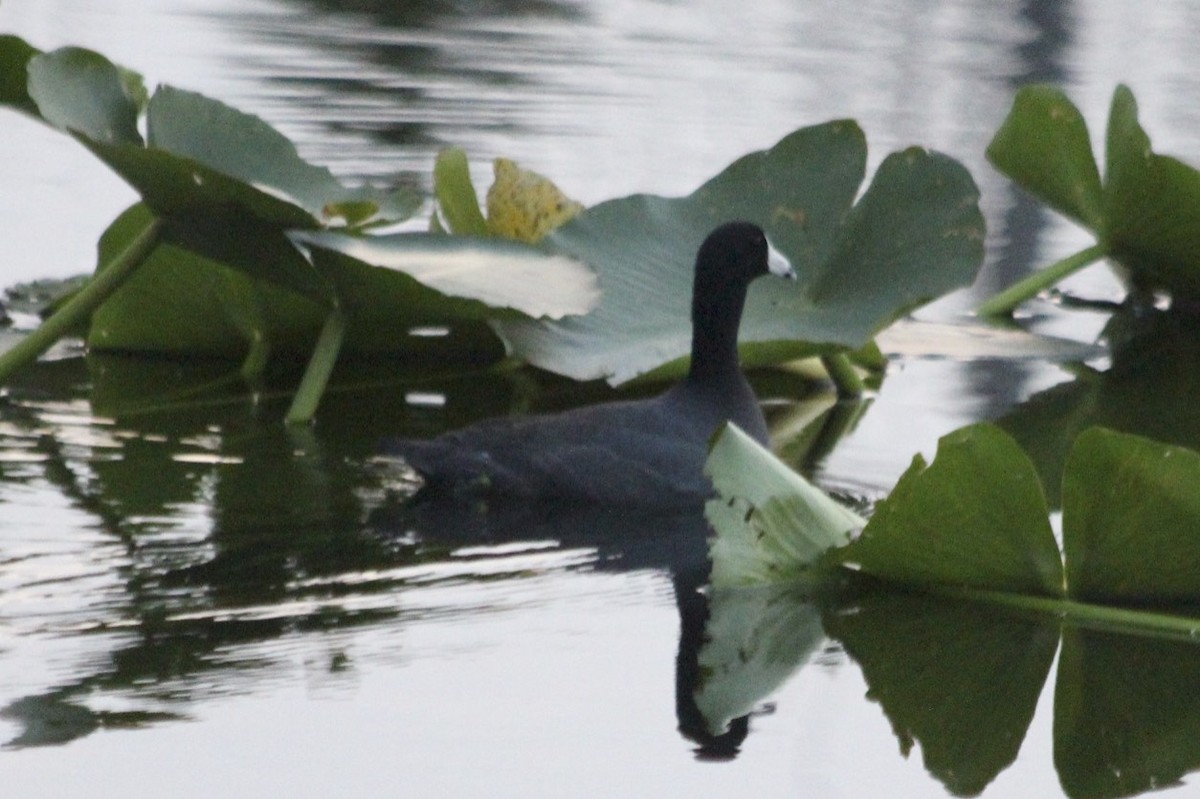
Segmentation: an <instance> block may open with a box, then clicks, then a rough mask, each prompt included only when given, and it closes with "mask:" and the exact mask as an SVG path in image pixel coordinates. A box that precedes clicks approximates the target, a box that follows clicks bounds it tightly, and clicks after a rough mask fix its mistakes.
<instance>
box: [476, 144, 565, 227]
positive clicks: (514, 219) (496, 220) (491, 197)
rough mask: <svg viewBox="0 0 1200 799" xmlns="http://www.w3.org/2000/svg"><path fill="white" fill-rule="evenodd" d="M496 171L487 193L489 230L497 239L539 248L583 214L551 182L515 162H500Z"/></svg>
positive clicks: (498, 161)
mask: <svg viewBox="0 0 1200 799" xmlns="http://www.w3.org/2000/svg"><path fill="white" fill-rule="evenodd" d="M494 170H495V175H496V177H495V181H494V182H493V183H492V187H491V188H490V189H488V193H487V212H488V213H487V228H488V232H489V233H491V234H492V235H493V236H502V237H504V238H507V239H516V240H517V241H525V242H529V243H531V244H536V243H537V242H539V241H541V240H542V239H543V238H545V236H546V234H547V233H549V232H550V231H552V230H554V229H555V228H557V227H560V226H561V225H563V224H564V223H566V222H568V221H570V220H571V219H574V218H575V217H576V216H578V215H579V214H580V212H582V211H583V206H582V205H580V204H579V203H577V202H575V201H574V200H572V199H570V198H569V197H567V195H565V194H563V193H562V191H561V190H559V188H558V186H555V185H554V183H553V182H551V181H550V180H549V179H548V178H545V177H542V176H541V175H539V174H538V173H536V172H530V171H528V170H523V169H521V168H520V167H518V166H517V164H516V162H514V161H510V160H509V159H507V158H497V159H496V161H495V164H494Z"/></svg>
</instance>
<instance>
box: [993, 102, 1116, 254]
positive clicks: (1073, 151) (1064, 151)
mask: <svg viewBox="0 0 1200 799" xmlns="http://www.w3.org/2000/svg"><path fill="white" fill-rule="evenodd" d="M987 158H988V160H989V161H991V162H992V165H993V166H995V167H996V168H997V169H998V170H1000V171H1001V172H1003V173H1004V174H1005V175H1007V176H1008V177H1010V178H1012V179H1013V180H1014V181H1016V182H1017V183H1018V184H1019V185H1020V186H1022V187H1023V188H1025V189H1026V190H1027V191H1029V192H1030V193H1031V194H1033V195H1034V196H1035V197H1037V198H1038V199H1040V200H1041V201H1042V202H1044V203H1046V204H1047V205H1049V206H1050V207H1051V208H1054V209H1056V210H1058V211H1059V212H1061V213H1063V214H1065V215H1066V216H1069V217H1070V218H1072V219H1074V220H1075V221H1076V222H1079V223H1080V224H1082V225H1083V226H1084V227H1086V228H1089V229H1090V230H1094V231H1097V232H1099V231H1101V230H1103V228H1104V193H1103V191H1102V189H1101V188H1100V170H1099V169H1098V168H1097V167H1096V157H1095V155H1093V154H1092V140H1091V137H1090V136H1088V129H1087V123H1086V122H1084V120H1083V115H1082V114H1080V113H1079V109H1078V108H1076V107H1075V105H1074V103H1072V102H1071V101H1070V100H1069V99H1067V96H1066V95H1065V94H1063V93H1062V92H1061V91H1059V90H1058V89H1056V88H1054V87H1052V86H1026V87H1024V88H1022V89H1021V90H1020V91H1018V92H1017V96H1016V98H1015V99H1014V100H1013V107H1012V111H1010V112H1009V114H1008V117H1007V118H1006V119H1005V120H1004V123H1003V124H1002V125H1001V126H1000V129H999V130H998V131H996V135H995V137H993V139H992V141H991V143H990V144H989V145H988V148H987Z"/></svg>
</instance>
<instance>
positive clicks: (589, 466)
mask: <svg viewBox="0 0 1200 799" xmlns="http://www.w3.org/2000/svg"><path fill="white" fill-rule="evenodd" d="M768 272H770V273H773V274H777V275H781V276H787V277H793V278H794V277H795V274H794V273H793V272H792V269H791V266H790V265H789V264H788V262H787V260H786V259H784V258H783V257H782V256H781V255H779V254H778V253H777V252H776V251H775V250H774V249H772V248H771V246H770V244H769V243H768V242H767V238H766V235H765V234H764V233H763V231H762V229H761V228H759V227H758V226H756V225H753V224H750V223H748V222H730V223H728V224H724V225H721V226H720V227H718V228H717V229H716V230H714V231H713V232H712V233H710V234H709V236H708V238H706V239H705V240H704V243H703V244H702V245H701V246H700V250H699V252H698V253H697V255H696V272H695V278H694V282H693V287H692V353H691V365H690V367H689V370H688V374H687V377H685V378H684V379H683V380H682V381H680V382H679V383H678V384H677V385H675V386H673V387H672V388H670V389H669V390H668V391H666V392H665V393H663V394H660V395H659V396H657V397H653V398H651V399H642V400H627V401H622V402H610V403H604V404H600V405H593V406H590V407H586V408H578V409H575V410H571V411H567V412H564V413H559V414H553V415H543V416H526V417H512V418H509V417H506V418H499V419H490V420H487V421H485V422H482V423H479V424H476V425H472V426H470V427H467V428H464V429H461V430H456V431H453V432H450V433H446V434H445V435H442V436H439V437H437V438H434V439H431V440H423V441H422V440H390V441H387V442H385V444H384V453H385V454H386V455H389V456H400V457H402V458H403V459H404V460H405V461H406V462H407V463H408V464H409V465H410V466H411V467H412V468H413V469H415V470H416V471H417V472H418V473H419V474H420V475H421V477H422V480H423V481H424V485H423V488H422V489H421V494H422V495H423V496H426V497H428V496H439V495H441V496H444V495H451V496H458V495H462V494H485V495H494V496H498V497H504V498H510V499H521V498H527V499H545V500H556V501H569V502H594V503H618V504H620V505H622V506H628V505H637V506H641V507H673V506H684V505H691V504H695V503H696V502H698V501H700V500H702V499H704V498H705V497H707V496H709V494H711V492H712V487H711V485H710V484H709V482H708V480H707V478H705V477H704V474H703V467H704V460H705V457H706V455H707V452H708V442H709V439H710V438H711V436H712V435H713V433H714V432H715V431H716V430H717V428H718V427H719V426H720V425H721V424H722V423H724V422H726V421H732V422H733V423H735V424H737V425H738V426H739V427H740V428H742V429H743V430H745V431H746V432H747V433H749V434H750V435H752V436H754V438H756V439H758V440H759V441H760V442H762V443H764V444H765V443H766V441H767V425H766V421H765V420H764V419H763V415H762V410H761V409H760V408H759V404H758V400H757V398H756V397H755V396H754V391H753V390H752V389H751V388H750V384H749V383H748V382H746V378H745V377H744V376H743V375H742V372H741V366H740V363H739V360H738V352H737V335H738V326H739V324H740V322H741V318H742V308H743V306H744V305H745V301H746V290H747V289H748V288H749V286H750V283H751V281H753V280H754V279H755V278H757V277H759V276H760V275H765V274H767V273H768Z"/></svg>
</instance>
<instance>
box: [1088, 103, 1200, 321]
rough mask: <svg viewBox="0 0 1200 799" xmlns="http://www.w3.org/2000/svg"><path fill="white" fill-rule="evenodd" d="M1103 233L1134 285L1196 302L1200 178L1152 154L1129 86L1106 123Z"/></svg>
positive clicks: (1181, 165)
mask: <svg viewBox="0 0 1200 799" xmlns="http://www.w3.org/2000/svg"><path fill="white" fill-rule="evenodd" d="M1104 200H1105V225H1104V231H1105V233H1106V238H1107V241H1108V244H1109V246H1110V247H1111V248H1112V253H1113V256H1114V257H1115V258H1116V259H1117V260H1119V261H1120V262H1121V263H1122V264H1123V265H1124V266H1126V267H1127V268H1129V269H1130V270H1131V272H1132V279H1133V281H1134V283H1135V284H1137V285H1139V286H1143V287H1147V288H1160V287H1161V288H1166V289H1169V290H1170V291H1171V292H1172V293H1173V294H1174V295H1175V296H1177V297H1179V296H1182V297H1189V298H1197V297H1200V172H1197V171H1196V169H1195V168H1193V167H1191V166H1189V165H1188V164H1185V163H1183V162H1182V161H1180V160H1178V159H1176V158H1172V157H1170V156H1166V155H1158V154H1157V153H1155V152H1154V151H1153V150H1151V149H1150V137H1149V136H1147V135H1146V132H1145V131H1144V130H1143V129H1142V127H1141V125H1140V124H1138V118H1137V101H1136V100H1134V97H1133V92H1131V91H1130V90H1129V89H1128V87H1126V86H1118V87H1117V89H1116V91H1114V92H1113V99H1112V109H1111V111H1110V112H1109V117H1108V144H1107V168H1106V172H1105V186H1104Z"/></svg>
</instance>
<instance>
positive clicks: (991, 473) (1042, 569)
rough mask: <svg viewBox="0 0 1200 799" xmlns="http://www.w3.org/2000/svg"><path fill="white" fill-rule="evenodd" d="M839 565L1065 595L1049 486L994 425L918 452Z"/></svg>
mask: <svg viewBox="0 0 1200 799" xmlns="http://www.w3.org/2000/svg"><path fill="white" fill-rule="evenodd" d="M833 554H834V555H836V558H837V560H838V561H840V562H841V563H843V564H846V565H848V566H850V567H852V568H856V569H861V570H862V571H863V572H864V573H866V574H869V575H872V576H874V577H879V578H881V579H885V580H889V581H895V582H899V583H903V584H907V585H929V584H935V585H943V586H961V587H966V588H974V589H985V590H1000V591H1011V592H1021V593H1028V594H1035V595H1042V596H1052V597H1057V596H1061V595H1062V592H1063V572H1062V559H1061V557H1060V555H1059V552H1058V545H1057V544H1056V543H1055V541H1054V534H1053V532H1052V531H1051V529H1050V522H1049V519H1048V511H1047V508H1046V500H1045V497H1044V495H1043V493H1042V486H1041V482H1040V481H1039V480H1038V475H1037V472H1036V471H1035V470H1034V468H1033V464H1032V463H1031V462H1030V460H1029V458H1028V457H1027V456H1026V455H1025V453H1024V452H1022V450H1021V448H1020V447H1019V446H1018V445H1017V443H1016V442H1015V441H1013V439H1012V438H1011V437H1009V436H1008V434H1006V433H1004V432H1002V431H1001V430H1000V429H999V428H997V427H995V426H994V425H990V424H977V425H972V426H970V427H965V428H962V429H961V430H956V431H954V432H953V433H950V434H948V435H946V436H943V437H942V439H941V440H939V441H938V450H937V456H936V457H935V458H934V461H933V463H932V464H929V465H927V464H926V463H925V460H924V458H922V457H921V456H920V455H917V456H916V457H915V458H913V463H912V466H910V467H909V469H908V471H906V472H905V473H904V475H903V476H902V477H901V478H900V482H899V483H898V484H897V485H896V487H895V488H894V489H892V492H891V494H889V495H888V497H887V499H885V500H883V501H882V502H880V503H879V505H878V506H877V507H876V509H875V513H874V515H873V516H872V517H871V520H870V522H868V523H867V526H866V528H865V529H864V530H863V533H862V536H861V537H860V538H859V539H858V540H856V541H854V542H852V543H851V544H849V545H848V546H846V547H844V548H842V549H841V550H838V551H837V552H836V553H833Z"/></svg>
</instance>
